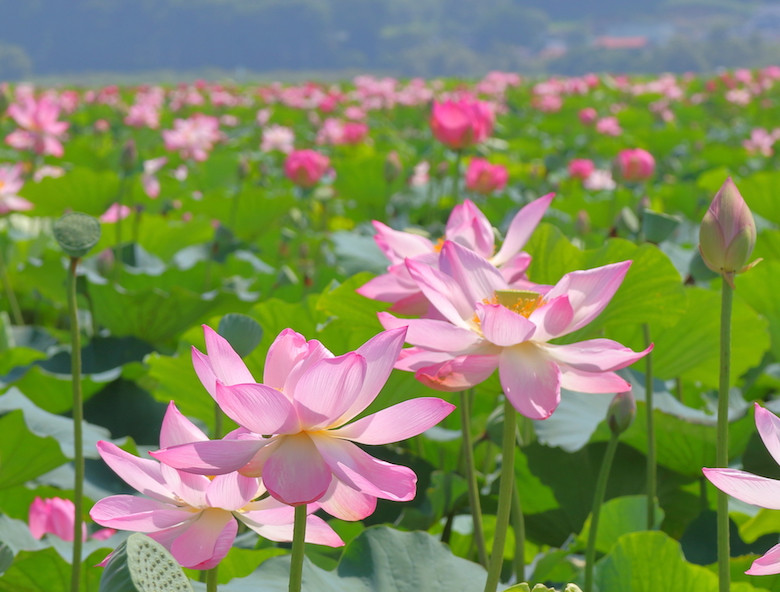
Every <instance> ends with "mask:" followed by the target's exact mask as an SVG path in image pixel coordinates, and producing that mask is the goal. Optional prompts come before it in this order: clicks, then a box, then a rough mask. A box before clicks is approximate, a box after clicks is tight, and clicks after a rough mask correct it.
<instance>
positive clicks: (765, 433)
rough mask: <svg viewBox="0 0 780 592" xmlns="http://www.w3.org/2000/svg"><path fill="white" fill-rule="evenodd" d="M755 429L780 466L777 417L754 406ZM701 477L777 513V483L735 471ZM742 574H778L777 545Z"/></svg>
mask: <svg viewBox="0 0 780 592" xmlns="http://www.w3.org/2000/svg"><path fill="white" fill-rule="evenodd" d="M755 411H756V412H755V418H756V428H758V435H759V436H761V440H763V442H764V446H766V449H767V450H768V451H769V454H771V455H772V458H773V459H774V460H775V462H776V463H778V464H780V418H778V417H777V416H776V415H775V414H774V413H772V412H771V411H769V410H768V409H764V408H763V407H761V406H760V405H759V404H758V403H756V404H755ZM702 471H704V476H705V477H707V479H709V480H710V482H711V483H712V484H713V485H714V486H715V487H717V488H718V489H720V490H721V491H723V492H725V493H727V494H729V495H730V496H732V497H735V498H737V499H738V500H741V501H743V502H745V503H747V504H753V505H754V506H759V507H761V508H766V509H768V510H780V481H778V480H776V479H768V478H766V477H759V476H758V475H753V474H752V473H747V472H745V471H740V470H738V469H707V468H705V469H702ZM745 573H746V574H749V575H752V576H766V575H771V574H780V545H775V546H774V547H772V548H771V549H769V551H767V552H766V553H764V555H763V556H761V557H759V558H758V559H756V560H755V561H754V562H753V565H751V566H750V569H748V570H747V571H746V572H745Z"/></svg>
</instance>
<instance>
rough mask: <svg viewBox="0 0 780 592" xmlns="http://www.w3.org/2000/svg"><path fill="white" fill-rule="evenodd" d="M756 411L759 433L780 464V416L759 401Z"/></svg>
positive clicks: (770, 452)
mask: <svg viewBox="0 0 780 592" xmlns="http://www.w3.org/2000/svg"><path fill="white" fill-rule="evenodd" d="M755 411H756V412H755V417H756V428H758V435H759V436H761V440H763V442H764V446H766V449H767V450H768V451H769V454H771V455H772V458H774V459H775V462H776V463H778V464H780V418H778V417H777V416H776V415H775V414H774V413H772V412H771V411H769V409H764V408H763V407H761V405H759V404H758V403H756V404H755Z"/></svg>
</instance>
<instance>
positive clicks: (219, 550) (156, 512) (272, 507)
mask: <svg viewBox="0 0 780 592" xmlns="http://www.w3.org/2000/svg"><path fill="white" fill-rule="evenodd" d="M207 440H208V438H207V437H206V435H205V434H204V433H203V432H202V431H200V430H199V429H198V428H197V427H196V426H195V425H194V424H193V423H192V422H190V421H189V420H188V419H187V418H185V417H184V416H183V415H182V414H181V413H179V410H178V409H176V406H175V405H174V404H173V403H171V404H170V405H169V406H168V410H167V411H166V413H165V418H164V419H163V425H162V429H161V431H160V445H161V446H175V445H177V444H184V443H186V442H203V441H207ZM97 448H98V452H99V453H100V456H101V457H102V458H103V460H104V461H105V462H106V464H107V465H108V466H109V467H111V468H112V469H113V470H114V472H115V473H116V474H117V475H119V476H120V477H121V478H122V479H124V481H125V482H127V483H128V484H129V485H130V486H132V487H134V488H135V489H137V490H138V491H140V492H141V493H142V494H144V495H145V496H147V497H137V496H133V495H112V496H110V497H107V498H104V499H102V500H100V501H98V502H97V503H96V504H95V505H94V506H93V507H92V510H91V511H90V513H89V515H90V516H91V517H92V519H93V520H94V521H95V522H97V523H98V524H102V525H103V526H110V527H112V528H116V529H119V530H132V531H136V532H143V533H146V534H147V535H149V536H150V537H151V538H153V539H154V540H156V541H157V542H159V543H160V544H162V545H163V546H164V547H165V548H166V549H168V550H169V551H170V552H171V554H172V555H173V556H174V558H175V559H176V561H178V562H179V563H180V564H181V565H183V566H184V567H189V568H192V569H211V568H212V567H214V566H215V565H217V564H218V563H219V562H220V561H221V560H222V559H223V558H224V557H225V555H227V552H228V551H229V550H230V547H231V545H232V544H233V540H234V539H235V537H236V533H237V531H238V523H237V522H236V520H235V519H236V518H237V519H238V520H240V521H241V522H243V523H244V524H246V525H247V526H248V527H249V528H251V529H252V530H254V531H255V532H257V533H258V534H260V535H261V536H263V537H265V538H267V539H270V540H272V541H284V542H289V541H292V534H293V525H292V523H293V519H294V515H293V514H294V509H293V508H291V507H289V506H286V505H284V504H281V503H279V502H278V501H276V500H275V499H273V498H270V497H266V498H265V499H261V500H259V501H252V500H254V499H255V498H257V497H259V496H260V495H261V494H262V493H264V489H263V487H262V485H261V483H260V482H259V481H258V480H257V479H256V478H252V477H245V476H243V475H239V474H238V473H230V474H226V475H218V476H216V477H213V478H209V477H206V476H203V475H192V474H190V473H185V472H183V471H177V470H176V469H173V468H171V467H168V466H166V465H162V464H160V463H158V462H155V461H153V460H149V459H142V458H138V457H137V456H133V455H132V454H129V453H127V452H125V451H124V450H122V449H120V448H119V447H117V446H116V445H114V444H112V443H110V442H103V441H101V442H98V444H97ZM316 509H317V506H312V508H311V510H312V511H314V510H316ZM306 540H307V541H308V542H311V543H317V544H322V545H328V546H331V547H338V546H340V545H343V544H344V542H343V541H342V540H341V538H339V536H338V535H337V534H336V533H335V532H333V530H332V529H331V528H330V527H329V526H328V525H327V524H326V523H325V522H324V521H323V520H322V519H321V518H318V517H316V516H309V517H308V518H307V527H306Z"/></svg>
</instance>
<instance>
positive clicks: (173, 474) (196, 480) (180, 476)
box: [160, 465, 211, 508]
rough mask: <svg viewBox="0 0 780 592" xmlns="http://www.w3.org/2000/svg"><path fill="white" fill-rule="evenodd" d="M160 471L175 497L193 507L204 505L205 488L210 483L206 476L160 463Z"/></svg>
mask: <svg viewBox="0 0 780 592" xmlns="http://www.w3.org/2000/svg"><path fill="white" fill-rule="evenodd" d="M160 471H161V472H162V475H163V477H164V478H165V481H166V482H167V483H168V485H169V486H170V488H171V491H173V492H174V493H175V494H176V497H178V498H181V499H182V500H183V501H184V502H185V503H186V504H188V505H190V506H192V507H194V508H202V507H204V506H205V505H206V489H208V486H209V484H210V483H211V481H209V479H208V477H205V476H203V475H196V474H193V473H187V472H185V471H179V470H177V469H174V468H173V467H169V466H168V465H162V466H161V467H160Z"/></svg>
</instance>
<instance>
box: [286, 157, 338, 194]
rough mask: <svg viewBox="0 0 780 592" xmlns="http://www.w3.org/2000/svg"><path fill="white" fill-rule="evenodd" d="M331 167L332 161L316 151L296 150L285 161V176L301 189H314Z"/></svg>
mask: <svg viewBox="0 0 780 592" xmlns="http://www.w3.org/2000/svg"><path fill="white" fill-rule="evenodd" d="M329 167H330V159H329V158H328V157H327V156H325V155H324V154H320V153H319V152H316V151H315V150H310V149H306V150H294V151H293V152H291V153H290V155H289V156H288V157H287V160H285V161H284V174H285V175H287V178H288V179H290V181H292V182H293V183H295V184H296V185H298V186H300V187H305V188H311V187H314V186H315V185H316V184H317V183H318V182H319V180H320V179H321V178H322V176H323V175H324V174H325V172H326V171H327V170H328V168H329Z"/></svg>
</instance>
